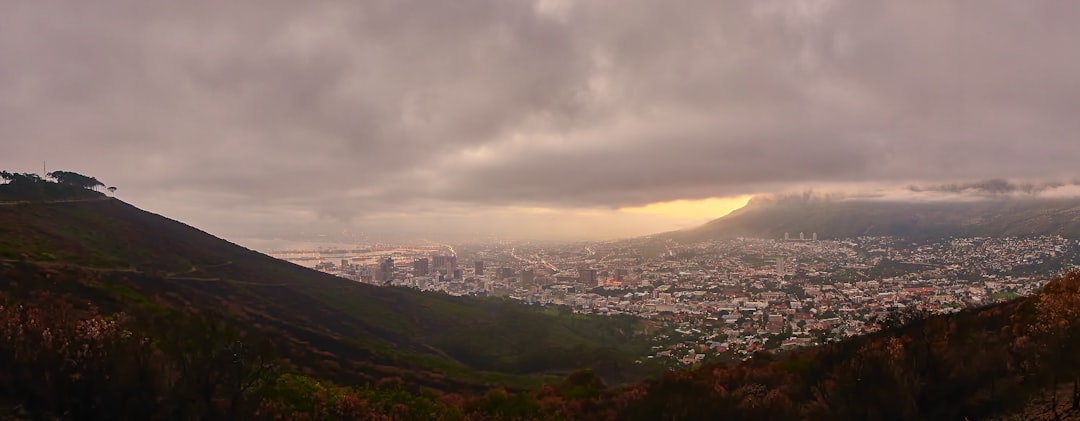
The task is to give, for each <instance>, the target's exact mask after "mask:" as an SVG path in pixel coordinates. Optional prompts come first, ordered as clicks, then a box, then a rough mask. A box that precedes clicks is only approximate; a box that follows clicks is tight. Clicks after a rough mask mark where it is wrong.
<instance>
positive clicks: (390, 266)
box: [375, 257, 394, 282]
mask: <svg viewBox="0 0 1080 421" xmlns="http://www.w3.org/2000/svg"><path fill="white" fill-rule="evenodd" d="M375 279H376V280H378V281H382V282H387V281H389V280H391V279H394V259H392V258H390V257H387V258H386V260H383V261H382V262H381V263H379V271H378V273H377V274H376V278H375Z"/></svg>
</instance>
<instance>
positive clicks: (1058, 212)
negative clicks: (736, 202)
mask: <svg viewBox="0 0 1080 421" xmlns="http://www.w3.org/2000/svg"><path fill="white" fill-rule="evenodd" d="M785 233H787V234H788V235H790V236H791V238H798V236H799V233H803V234H804V236H805V237H806V238H810V237H811V236H812V234H813V233H817V235H818V238H819V239H837V238H850V237H858V236H895V237H903V238H911V239H926V238H944V237H975V236H996V237H1006V236H1038V235H1061V236H1065V237H1069V238H1080V199H1076V198H1061V199H1050V198H1038V199H1035V198H1033V199H1018V198H984V199H975V200H968V201H899V200H884V199H881V200H874V199H835V198H814V197H810V196H809V195H804V196H796V197H782V198H777V199H769V198H764V199H762V198H755V199H754V200H751V201H750V203H748V204H747V205H746V206H745V207H743V208H740V209H738V210H735V211H734V212H732V213H730V214H728V215H726V216H723V217H721V218H717V219H714V220H712V221H709V222H707V223H705V224H704V225H701V226H698V227H695V228H691V229H688V230H683V231H674V232H669V233H665V234H662V236H665V237H668V238H673V239H677V240H681V241H706V240H710V239H722V238H735V237H757V238H784V234H785Z"/></svg>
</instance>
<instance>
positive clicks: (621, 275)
mask: <svg viewBox="0 0 1080 421" xmlns="http://www.w3.org/2000/svg"><path fill="white" fill-rule="evenodd" d="M629 274H630V271H628V270H626V269H623V268H618V269H615V280H616V281H619V282H622V281H623V280H625V279H626V275H629Z"/></svg>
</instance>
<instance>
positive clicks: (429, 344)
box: [0, 199, 644, 389]
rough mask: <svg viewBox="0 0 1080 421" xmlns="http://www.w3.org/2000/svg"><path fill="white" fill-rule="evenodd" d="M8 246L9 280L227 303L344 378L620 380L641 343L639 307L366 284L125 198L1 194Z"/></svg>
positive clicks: (326, 372) (121, 297)
mask: <svg viewBox="0 0 1080 421" xmlns="http://www.w3.org/2000/svg"><path fill="white" fill-rule="evenodd" d="M0 259H3V261H2V262H0V263H2V264H0V288H4V289H5V290H10V291H16V292H19V293H23V294H29V293H31V292H33V291H35V290H54V291H63V292H67V293H71V294H76V295H77V296H82V297H86V298H88V299H91V300H94V302H95V304H97V305H99V306H101V307H103V308H107V309H115V310H126V311H129V312H133V313H135V314H141V315H143V317H147V318H149V317H153V315H154V314H167V312H168V311H174V312H175V311H181V312H188V313H200V314H214V315H224V316H225V317H226V318H227V319H228V320H230V322H231V323H232V324H234V325H235V326H237V327H238V328H239V329H241V330H243V331H245V332H248V334H251V335H255V336H258V337H264V338H268V339H269V340H271V341H272V342H273V344H274V348H275V349H276V350H277V351H278V352H279V353H281V354H282V356H283V357H285V358H287V359H288V360H290V361H291V362H292V364H294V365H296V366H297V367H298V368H300V369H303V370H305V371H306V372H310V373H313V374H317V375H319V376H320V377H323V378H329V379H334V380H336V381H339V382H343V383H346V384H355V383H358V382H364V381H371V380H376V379H379V378H382V377H390V376H393V377H402V378H405V379H406V380H409V381H413V382H416V383H419V384H427V385H430V386H433V387H437V388H441V389H460V388H474V389H480V388H483V385H486V384H494V383H500V384H507V385H509V386H514V385H518V386H527V385H530V384H534V382H535V381H536V380H532V379H536V378H538V377H537V376H543V375H547V374H562V373H565V372H568V371H570V370H573V369H577V368H581V367H594V368H596V369H597V370H598V372H599V373H601V374H602V375H604V376H605V377H606V378H608V379H609V380H611V381H625V380H628V379H630V378H632V377H634V376H636V375H638V374H640V371H639V370H640V366H638V365H635V364H632V363H631V362H630V361H632V357H631V356H633V355H641V354H642V353H643V352H644V349H643V347H644V345H642V342H641V341H639V340H638V338H637V337H636V336H635V331H636V330H639V329H638V327H637V325H638V323H639V321H637V320H636V319H631V318H585V317H580V316H573V315H570V314H564V313H560V312H559V311H556V310H554V309H549V310H547V311H544V309H542V308H537V307H529V306H525V305H521V304H518V303H514V302H508V301H503V300H495V299H484V300H480V299H469V298H456V297H451V296H446V295H441V294H433V293H421V292H417V291H413V290H407V289H399V288H380V287H374V286H370V285H365V284H360V283H356V282H353V281H349V280H346V279H342V278H338V277H334V276H331V275H327V274H323V273H321V272H317V271H313V270H310V269H307V268H304V267H301V266H297V265H294V264H291V263H288V262H285V261H281V260H278V259H274V258H272V257H269V256H266V255H263V254H260V253H257V252H255V251H252V250H248V249H245V248H243V247H240V246H237V245H234V244H231V243H229V242H227V241H224V240H221V239H219V238H216V237H214V236H212V235H210V234H207V233H205V232H202V231H199V230H197V229H194V228H192V227H190V226H187V225H185V224H182V223H180V222H177V221H174V220H170V219H168V218H164V217H162V216H159V215H156V214H153V213H149V212H145V211H142V210H140V209H137V208H135V207H133V206H131V205H129V204H126V203H124V202H121V201H119V200H116V199H92V200H80V201H74V202H67V201H64V202H54V203H49V202H37V203H18V204H10V203H9V204H5V205H0ZM165 326H167V324H165ZM166 328H167V327H166Z"/></svg>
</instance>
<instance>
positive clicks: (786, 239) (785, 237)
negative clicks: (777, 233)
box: [784, 232, 791, 241]
mask: <svg viewBox="0 0 1080 421" xmlns="http://www.w3.org/2000/svg"><path fill="white" fill-rule="evenodd" d="M790 239H791V235H790V234H788V233H786V232H785V233H784V241H788V240H790Z"/></svg>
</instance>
